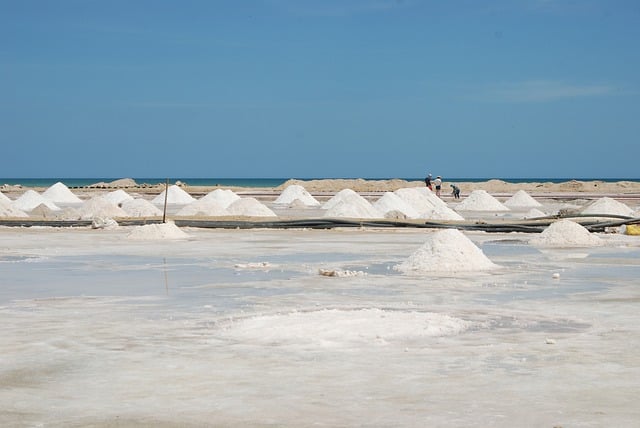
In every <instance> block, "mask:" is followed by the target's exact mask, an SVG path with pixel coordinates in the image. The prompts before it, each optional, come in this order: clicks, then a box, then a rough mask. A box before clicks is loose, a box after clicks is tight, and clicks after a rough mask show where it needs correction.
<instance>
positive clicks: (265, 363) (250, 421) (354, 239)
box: [0, 227, 640, 427]
mask: <svg viewBox="0 0 640 428" xmlns="http://www.w3.org/2000/svg"><path fill="white" fill-rule="evenodd" d="M131 229H132V228H131V227H118V228H115V229H112V230H92V229H89V228H70V229H56V228H28V229H23V228H0V278H2V280H1V281H2V287H0V322H1V323H2V325H3V334H2V335H0V347H1V348H2V349H3V352H2V355H1V356H0V358H1V362H2V364H0V406H1V407H2V412H0V423H1V424H2V425H3V426H130V425H147V426H149V425H153V426H203V425H213V426H296V427H298V426H312V425H313V426H416V427H417V426H443V425H447V426H478V427H485V426H514V425H516V426H556V425H557V426H603V425H608V426H634V425H635V424H636V422H637V421H638V420H640V411H638V410H637V407H636V406H634V405H632V403H633V400H634V398H635V396H636V395H637V393H638V391H639V390H640V384H639V382H638V380H637V379H640V373H639V372H640V369H639V367H640V356H639V355H638V353H637V352H636V350H637V349H638V347H639V345H640V343H639V342H640V334H639V333H640V331H639V330H640V314H639V313H638V311H637V304H638V301H640V289H638V284H637V278H638V277H640V264H639V263H638V260H639V256H640V242H639V241H638V238H637V237H634V236H626V235H620V234H599V236H600V237H601V239H602V240H603V241H604V243H603V245H598V246H595V247H579V248H542V247H536V246H535V245H532V244H531V243H529V240H530V239H531V238H532V237H533V236H532V235H529V234H522V233H509V234H501V233H500V234H488V233H483V232H465V235H466V236H467V237H469V238H470V239H471V240H472V241H473V242H474V243H475V244H476V245H477V246H478V247H479V248H480V249H481V250H482V251H483V252H484V254H485V255H486V256H487V257H488V258H489V259H490V260H491V261H492V262H494V263H496V264H497V265H499V266H501V268H500V269H497V270H491V271H489V272H474V273H468V272H466V273H465V272H460V273H457V272H447V271H445V272H422V273H418V274H402V273H400V272H398V271H397V270H395V269H394V266H396V265H397V264H399V263H402V262H403V261H405V260H407V258H408V257H409V256H410V255H411V254H412V253H413V252H414V251H416V250H417V249H418V248H419V247H420V246H421V245H423V243H424V242H425V240H426V238H427V236H428V235H429V234H432V233H434V232H433V231H428V230H423V229H410V230H408V229H382V230H381V229H335V230H260V229H251V230H218V229H216V230H210V229H191V228H183V231H184V232H185V233H186V234H187V235H189V238H188V239H178V240H163V239H161V240H157V239H156V240H146V241H145V240H132V239H127V236H128V235H129V234H130V233H131ZM320 269H325V270H332V269H333V270H344V271H349V272H356V273H360V274H358V275H353V276H343V277H327V276H323V275H319V271H320ZM554 274H558V275H555V276H556V277H554ZM558 276H559V277H558Z"/></svg>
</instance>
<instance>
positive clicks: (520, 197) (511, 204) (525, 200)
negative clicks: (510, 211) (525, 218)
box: [504, 189, 542, 208]
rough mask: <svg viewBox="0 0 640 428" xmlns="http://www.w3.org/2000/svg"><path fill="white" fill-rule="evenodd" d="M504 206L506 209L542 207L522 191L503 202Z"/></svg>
mask: <svg viewBox="0 0 640 428" xmlns="http://www.w3.org/2000/svg"><path fill="white" fill-rule="evenodd" d="M504 205H505V206H506V207H508V208H537V207H541V206H542V204H541V203H540V202H538V201H536V200H535V199H533V198H532V197H531V195H529V194H528V193H527V192H526V191H524V190H522V189H520V190H518V191H517V192H516V193H514V194H513V196H511V197H510V198H509V199H507V200H506V201H504Z"/></svg>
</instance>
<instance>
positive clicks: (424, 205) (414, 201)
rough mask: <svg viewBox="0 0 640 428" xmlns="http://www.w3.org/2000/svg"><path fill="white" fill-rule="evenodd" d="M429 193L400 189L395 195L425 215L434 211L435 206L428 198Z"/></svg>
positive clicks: (413, 189) (414, 189) (410, 188)
mask: <svg viewBox="0 0 640 428" xmlns="http://www.w3.org/2000/svg"><path fill="white" fill-rule="evenodd" d="M426 190H427V192H431V191H430V190H429V189H426ZM427 192H422V191H420V190H418V188H414V187H408V188H403V189H398V190H396V191H394V192H393V193H395V194H396V195H397V196H398V197H399V198H400V199H402V200H403V201H405V202H406V203H408V204H409V205H411V206H412V207H413V208H414V209H415V210H416V211H417V212H418V213H423V212H426V211H429V210H432V209H433V207H434V206H435V205H434V202H433V201H432V200H431V199H430V198H429V197H428V196H427V195H428V193H427ZM434 196H435V195H434ZM436 198H437V196H436Z"/></svg>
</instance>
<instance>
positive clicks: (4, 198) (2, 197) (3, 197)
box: [0, 192, 11, 202]
mask: <svg viewBox="0 0 640 428" xmlns="http://www.w3.org/2000/svg"><path fill="white" fill-rule="evenodd" d="M0 201H5V202H11V199H9V197H8V196H7V195H5V194H4V193H2V192H0Z"/></svg>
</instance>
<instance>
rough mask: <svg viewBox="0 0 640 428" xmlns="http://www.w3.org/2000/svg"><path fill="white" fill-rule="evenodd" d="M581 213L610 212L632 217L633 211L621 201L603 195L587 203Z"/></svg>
mask: <svg viewBox="0 0 640 428" xmlns="http://www.w3.org/2000/svg"><path fill="white" fill-rule="evenodd" d="M581 213H582V214H611V215H624V216H628V217H634V216H635V215H634V214H635V213H634V211H633V210H632V209H631V208H629V207H628V206H627V205H625V204H623V203H622V202H618V201H616V200H615V199H612V198H608V197H604V198H600V199H598V200H597V201H594V202H593V203H591V204H589V205H588V206H587V207H586V208H585V209H583V210H582V211H581Z"/></svg>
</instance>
